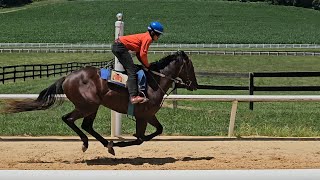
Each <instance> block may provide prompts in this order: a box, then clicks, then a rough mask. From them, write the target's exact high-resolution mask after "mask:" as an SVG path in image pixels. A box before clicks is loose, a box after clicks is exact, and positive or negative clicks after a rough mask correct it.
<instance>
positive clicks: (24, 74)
mask: <svg viewBox="0 0 320 180" xmlns="http://www.w3.org/2000/svg"><path fill="white" fill-rule="evenodd" d="M23 67H24V71H23V81H26V70H27V66H26V65H23Z"/></svg>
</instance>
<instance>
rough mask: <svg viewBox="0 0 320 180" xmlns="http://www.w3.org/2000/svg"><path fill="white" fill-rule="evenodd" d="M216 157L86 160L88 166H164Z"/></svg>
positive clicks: (100, 158) (102, 158)
mask: <svg viewBox="0 0 320 180" xmlns="http://www.w3.org/2000/svg"><path fill="white" fill-rule="evenodd" d="M211 159H214V157H195V158H194V157H183V158H179V159H176V158H172V157H163V158H144V157H135V158H105V157H98V158H95V159H90V160H84V162H85V163H86V164H87V165H89V166H90V165H91V166H92V165H119V164H131V165H143V164H150V165H164V164H168V163H175V162H177V161H200V160H211Z"/></svg>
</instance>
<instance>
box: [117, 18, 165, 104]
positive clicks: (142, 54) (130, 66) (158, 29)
mask: <svg viewBox="0 0 320 180" xmlns="http://www.w3.org/2000/svg"><path fill="white" fill-rule="evenodd" d="M162 33H163V26H162V25H161V23H159V22H151V23H150V25H149V26H148V32H145V33H140V34H132V35H127V36H121V37H119V38H118V39H116V40H115V43H114V44H113V45H112V52H113V54H114V55H115V56H116V57H117V58H118V59H119V61H120V63H121V64H122V65H123V67H124V69H125V70H126V71H127V74H128V80H127V86H128V91H129V95H130V101H131V103H132V104H136V103H143V102H145V101H146V98H145V97H141V96H139V95H138V87H137V77H136V73H137V71H138V69H137V67H136V66H135V65H134V62H133V59H132V57H131V55H130V53H129V50H131V51H134V52H136V56H137V58H138V60H139V61H140V62H141V63H142V64H143V65H144V66H145V67H146V68H149V66H150V64H149V62H148V58H147V54H148V49H149V46H150V44H151V43H152V42H153V41H157V40H158V38H159V36H160V35H161V34H162Z"/></svg>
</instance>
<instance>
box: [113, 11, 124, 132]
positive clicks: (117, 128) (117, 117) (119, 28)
mask: <svg viewBox="0 0 320 180" xmlns="http://www.w3.org/2000/svg"><path fill="white" fill-rule="evenodd" d="M116 17H117V19H118V20H117V21H116V22H115V39H118V38H119V37H120V36H123V28H124V23H123V21H122V14H121V13H118V14H117V16H116ZM114 69H115V70H116V71H121V72H123V71H124V68H123V66H122V64H121V63H120V62H119V60H118V59H117V57H115V61H114ZM121 118H122V114H121V113H117V112H116V111H112V110H111V137H114V136H118V137H119V136H120V135H121Z"/></svg>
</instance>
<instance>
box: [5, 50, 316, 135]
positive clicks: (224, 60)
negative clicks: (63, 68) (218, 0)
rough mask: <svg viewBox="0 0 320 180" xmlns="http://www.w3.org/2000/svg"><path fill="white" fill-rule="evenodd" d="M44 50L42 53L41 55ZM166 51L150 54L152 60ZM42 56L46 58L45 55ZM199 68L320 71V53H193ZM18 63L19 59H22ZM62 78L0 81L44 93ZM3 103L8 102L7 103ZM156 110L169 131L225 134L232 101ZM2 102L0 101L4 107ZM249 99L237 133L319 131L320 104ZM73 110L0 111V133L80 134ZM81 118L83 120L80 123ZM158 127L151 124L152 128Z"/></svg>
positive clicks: (219, 81)
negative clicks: (71, 123) (70, 119)
mask: <svg viewBox="0 0 320 180" xmlns="http://www.w3.org/2000/svg"><path fill="white" fill-rule="evenodd" d="M2 55H5V57H6V58H4V57H3V56H0V57H1V58H3V59H0V66H1V65H3V64H4V61H5V60H6V62H5V63H6V64H23V63H25V62H28V63H30V64H31V63H34V62H42V63H54V61H55V60H59V62H68V61H69V60H70V59H71V60H72V61H74V60H80V61H85V60H86V59H90V57H92V58H93V57H94V59H95V61H103V60H105V59H106V57H111V55H108V54H77V53H75V54H54V53H52V54H24V53H22V54H14V53H12V54H9V53H8V54H2ZM41 55H42V56H43V57H41ZM162 56H163V55H150V59H151V61H155V60H158V59H160V58H161V57H162ZM42 58H43V59H42ZM190 58H191V59H192V61H193V63H194V66H195V69H196V72H204V71H208V72H242V73H246V72H252V71H255V72H261V71H318V69H317V67H319V66H320V57H299V56H277V57H276V56H210V55H190ZM17 62H19V63H17ZM57 78H58V77H50V78H43V79H34V80H33V79H28V80H27V81H25V82H23V81H20V82H19V83H10V82H8V83H5V84H0V93H1V94H5V93H17V94H20V93H39V92H40V91H41V90H42V89H44V88H46V87H48V86H49V85H50V84H51V83H52V82H54V81H55V80H56V79H57ZM197 79H198V82H199V84H209V85H248V83H249V80H248V79H247V78H241V79H238V78H222V77H217V78H212V77H211V78H210V77H200V76H199V77H197ZM256 84H257V85H319V84H320V80H319V79H317V78H260V79H258V78H257V80H256ZM178 93H179V94H245V95H247V94H248V91H217V90H198V91H194V92H189V91H187V90H182V89H179V90H178ZM256 94H274V95H276V94H319V92H290V93H289V92H259V93H256ZM2 103H3V102H2ZM166 104H168V105H166V106H165V107H163V108H162V109H161V110H160V111H159V112H158V114H157V117H158V118H159V120H160V122H161V123H162V124H163V125H164V133H163V134H165V135H217V136H225V135H227V132H228V123H229V116H230V110H231V103H228V102H197V103H196V104H195V103H194V102H192V101H179V102H178V107H179V108H178V109H172V108H170V107H171V105H170V104H171V102H169V101H168V102H167V103H166ZM1 105H3V104H0V106H1ZM248 107H249V105H248V103H240V104H239V107H238V113H237V118H236V127H235V133H236V135H237V136H247V135H260V136H299V137H301V136H319V135H320V122H319V117H320V110H319V107H320V103H301V102H296V103H255V105H254V110H253V111H250V110H249V108H248ZM71 110H72V105H71V104H70V103H69V102H65V103H64V104H63V105H62V106H60V107H56V108H53V109H50V110H47V111H37V112H25V113H19V114H12V115H0V127H1V128H0V135H34V136H41V135H75V134H74V133H73V132H72V130H70V129H69V128H68V127H67V126H66V125H65V124H64V123H63V122H62V120H61V116H62V115H64V114H66V113H68V112H69V111H71ZM77 123H78V124H80V123H81V120H79V121H78V122H77ZM134 125H135V123H134V121H132V120H130V119H129V118H126V117H125V118H124V119H123V127H122V131H123V134H132V133H134V130H135V128H134ZM94 127H95V128H96V129H97V131H99V132H101V133H102V134H104V135H110V111H109V110H108V109H106V108H104V107H101V108H100V110H99V113H98V116H97V118H96V121H95V124H94ZM151 131H154V129H153V128H152V127H149V128H148V132H151Z"/></svg>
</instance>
